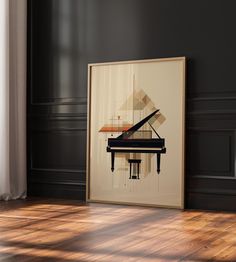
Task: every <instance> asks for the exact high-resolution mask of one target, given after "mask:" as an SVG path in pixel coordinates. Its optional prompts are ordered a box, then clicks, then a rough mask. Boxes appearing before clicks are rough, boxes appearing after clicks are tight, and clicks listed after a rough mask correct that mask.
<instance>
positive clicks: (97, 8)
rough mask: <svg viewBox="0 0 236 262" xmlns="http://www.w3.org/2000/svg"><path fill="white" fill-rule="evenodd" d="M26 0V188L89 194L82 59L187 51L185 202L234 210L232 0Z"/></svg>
mask: <svg viewBox="0 0 236 262" xmlns="http://www.w3.org/2000/svg"><path fill="white" fill-rule="evenodd" d="M28 3H29V6H28V12H29V13H28V186H29V194H30V195H40V196H43V195H44V196H57V197H73V198H78V199H84V197H85V183H86V180H85V168H86V167H85V160H86V159H85V153H86V104H87V64H88V63H91V62H104V61H117V60H130V59H131V60H133V59H145V58H160V57H173V56H186V57H187V58H188V62H187V113H186V119H187V124H186V130H187V137H186V152H187V153H186V207H187V208H202V209H221V210H223V209H224V210H236V205H235V204H234V203H235V201H236V180H235V148H236V142H235V127H236V86H235V75H236V74H235V72H236V64H235V61H236V48H235V46H236V34H235V25H236V16H235V10H236V1H234V0H227V1H224V0H29V1H28ZM173 132H174V130H173Z"/></svg>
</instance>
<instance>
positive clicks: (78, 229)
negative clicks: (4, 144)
mask: <svg viewBox="0 0 236 262" xmlns="http://www.w3.org/2000/svg"><path fill="white" fill-rule="evenodd" d="M0 211H1V213H0V261H22V262H24V261H63V262H70V261H81V262H84V261H102V262H103V261H109V262H113V261H119V262H123V261H125V262H126V261H127V262H128V261H129V262H130V261H136V262H138V261H152V262H154V261H155V262H156V261H203V262H204V261H218V262H226V261H236V214H233V213H223V212H222V213H220V212H217V213H214V212H200V211H179V210H171V209H161V208H160V209H158V208H142V207H129V206H118V205H103V204H89V205H84V204H81V203H80V202H78V201H72V200H70V201H65V200H45V199H31V200H25V201H10V202H0Z"/></svg>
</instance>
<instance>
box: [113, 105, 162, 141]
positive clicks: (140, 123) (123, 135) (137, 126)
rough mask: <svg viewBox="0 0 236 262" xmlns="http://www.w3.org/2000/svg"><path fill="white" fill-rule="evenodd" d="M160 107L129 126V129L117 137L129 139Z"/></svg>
mask: <svg viewBox="0 0 236 262" xmlns="http://www.w3.org/2000/svg"><path fill="white" fill-rule="evenodd" d="M158 111H160V109H157V110H155V111H154V112H152V113H151V114H150V115H148V116H146V117H145V118H144V119H142V120H141V121H139V122H138V123H137V124H135V125H134V126H132V127H131V128H129V129H128V130H127V131H125V132H124V133H122V134H121V135H120V136H118V137H117V138H116V139H127V138H129V137H130V136H131V135H132V134H133V133H134V132H135V131H137V130H138V129H139V128H141V127H142V126H143V125H144V124H145V123H146V122H148V120H149V119H151V118H152V117H153V116H154V115H155V114H156V113H157V112H158Z"/></svg>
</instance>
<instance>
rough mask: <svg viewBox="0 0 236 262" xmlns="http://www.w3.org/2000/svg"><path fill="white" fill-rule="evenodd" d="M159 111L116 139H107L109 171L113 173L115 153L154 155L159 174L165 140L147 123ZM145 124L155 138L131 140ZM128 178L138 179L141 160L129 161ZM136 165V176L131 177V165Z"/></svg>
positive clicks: (164, 149) (164, 150)
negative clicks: (109, 155) (148, 126)
mask: <svg viewBox="0 0 236 262" xmlns="http://www.w3.org/2000/svg"><path fill="white" fill-rule="evenodd" d="M158 111H159V109H157V110H155V111H154V112H152V113H151V114H150V115H148V116H147V117H145V118H144V119H142V120H141V121H140V122H138V123H137V124H135V125H134V126H132V127H131V128H129V129H128V130H127V131H125V132H123V133H122V134H121V135H120V136H118V137H117V138H108V146H107V152H111V171H112V172H113V171H114V164H115V153H156V156H157V173H158V174H159V173H160V161H161V154H165V153H166V148H165V139H164V138H161V137H160V136H159V134H158V133H157V132H156V130H155V129H154V127H153V126H152V125H151V123H150V122H149V121H150V119H151V118H152V117H153V116H155V115H156V114H157V112H158ZM145 123H148V124H149V125H150V127H151V129H152V130H153V131H154V133H155V134H156V136H157V138H148V139H147V138H133V134H134V133H135V132H136V131H138V130H139V129H140V128H141V127H142V126H143V125H144V124H145ZM128 162H129V163H130V178H131V179H139V164H140V163H141V159H129V160H128ZM133 164H136V165H137V176H136V175H135V176H131V173H132V165H133Z"/></svg>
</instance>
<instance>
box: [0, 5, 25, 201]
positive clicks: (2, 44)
mask: <svg viewBox="0 0 236 262" xmlns="http://www.w3.org/2000/svg"><path fill="white" fill-rule="evenodd" d="M26 17H27V12H26V0H1V1H0V199H3V200H9V199H17V198H24V197H26Z"/></svg>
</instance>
